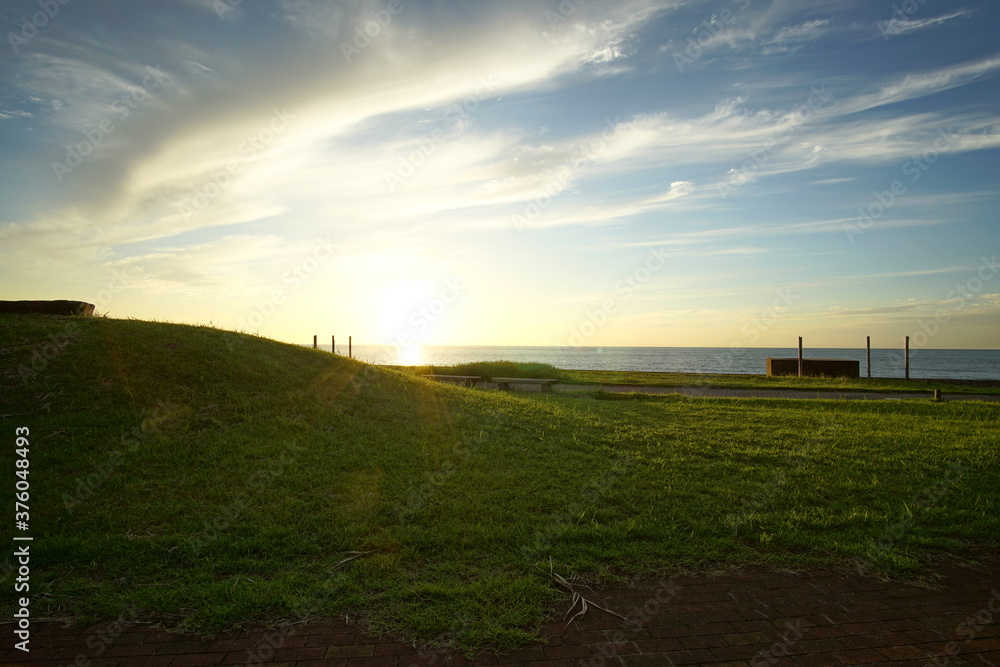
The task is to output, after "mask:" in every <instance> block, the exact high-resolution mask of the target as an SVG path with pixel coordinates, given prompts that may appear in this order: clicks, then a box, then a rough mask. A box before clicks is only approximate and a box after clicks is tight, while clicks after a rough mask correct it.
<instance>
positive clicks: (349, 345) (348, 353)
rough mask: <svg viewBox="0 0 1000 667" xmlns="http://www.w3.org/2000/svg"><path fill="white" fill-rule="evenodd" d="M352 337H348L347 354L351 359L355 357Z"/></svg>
mask: <svg viewBox="0 0 1000 667" xmlns="http://www.w3.org/2000/svg"><path fill="white" fill-rule="evenodd" d="M351 338H352V337H351V336H348V337H347V356H349V357H350V358H351V359H353V358H354V352H352V351H351Z"/></svg>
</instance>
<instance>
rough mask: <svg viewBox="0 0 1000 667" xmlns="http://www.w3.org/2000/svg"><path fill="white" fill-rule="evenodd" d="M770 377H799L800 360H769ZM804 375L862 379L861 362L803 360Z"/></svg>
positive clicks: (851, 360)
mask: <svg viewBox="0 0 1000 667" xmlns="http://www.w3.org/2000/svg"><path fill="white" fill-rule="evenodd" d="M767 374H768V375H798V374H799V360H798V359H797V358H793V359H768V360H767ZM802 375H804V376H808V377H819V376H824V377H831V378H856V377H861V362H860V361H855V360H854V359H803V360H802Z"/></svg>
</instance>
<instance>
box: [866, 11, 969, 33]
mask: <svg viewBox="0 0 1000 667" xmlns="http://www.w3.org/2000/svg"><path fill="white" fill-rule="evenodd" d="M959 16H964V17H969V16H971V13H970V12H968V11H956V12H952V13H951V14H944V15H942V16H935V17H932V18H926V19H905V18H900V17H897V16H894V17H892V18H891V19H889V20H888V21H880V22H879V24H878V28H879V31H880V32H881V33H882V35H883V36H885V37H888V36H896V35H905V34H907V33H911V32H916V31H918V30H925V29H927V28H932V27H934V26H939V25H941V24H942V23H945V22H947V21H950V20H952V19H954V18H958V17H959Z"/></svg>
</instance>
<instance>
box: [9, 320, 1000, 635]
mask: <svg viewBox="0 0 1000 667" xmlns="http://www.w3.org/2000/svg"><path fill="white" fill-rule="evenodd" d="M68 322H69V323H73V324H74V326H75V329H74V331H73V332H72V334H71V335H69V336H68V337H67V336H66V335H65V332H66V330H67V329H66V327H67V323H68ZM52 335H55V336H57V338H58V337H59V336H63V338H58V340H63V339H66V340H67V341H68V342H66V343H65V344H64V345H62V347H59V345H57V344H56V342H53V341H55V340H56V339H52V338H48V337H49V336H52ZM47 340H48V342H46V341H47ZM44 345H50V346H52V347H51V348H50V349H49V350H48V352H49V353H50V357H51V358H50V359H49V360H47V361H45V363H41V362H38V361H37V357H36V363H35V366H36V368H35V369H34V372H33V373H34V374H32V372H26V369H30V362H31V359H32V355H33V354H34V353H35V352H36V351H38V350H39V349H40V346H44ZM0 351H2V357H0V364H2V366H0V371H2V375H0V382H2V384H3V387H2V391H3V394H4V396H5V398H4V406H3V409H2V413H3V417H2V422H3V424H2V427H3V432H4V433H7V434H8V440H9V444H10V446H9V447H8V449H7V454H6V455H5V456H6V457H7V458H6V459H5V465H6V466H8V470H11V469H13V466H14V458H15V456H16V455H15V454H14V451H13V450H14V446H13V433H14V428H15V427H17V426H27V427H29V428H30V430H31V443H32V444H31V449H30V452H31V454H30V456H31V468H30V470H31V473H30V480H31V530H30V532H31V534H32V535H33V536H34V538H35V541H34V543H33V546H32V554H33V558H32V568H33V571H32V591H31V592H32V596H33V598H32V600H33V601H32V610H33V615H34V617H35V618H42V617H50V618H52V617H64V618H74V619H77V620H79V621H81V622H88V621H94V620H99V619H106V618H113V617H117V616H119V615H120V614H121V613H122V610H123V609H126V608H130V607H136V608H139V609H141V610H142V614H143V615H144V616H146V617H149V618H157V619H160V620H162V621H163V622H164V624H165V625H167V626H168V627H179V628H182V629H185V630H194V631H199V632H205V633H212V632H215V631H218V630H222V629H228V628H234V627H237V626H241V625H250V624H254V623H259V622H272V623H274V622H282V621H296V620H301V619H303V618H313V617H322V616H334V615H336V614H342V613H349V614H350V616H351V618H352V619H355V618H359V619H361V620H362V621H363V622H364V623H366V624H368V625H369V626H370V627H371V628H373V629H376V630H391V631H393V632H396V633H401V634H403V635H405V636H408V637H411V638H414V639H418V640H434V639H439V640H440V639H443V638H445V637H449V638H451V639H450V641H452V642H453V643H454V644H455V645H457V646H458V647H460V648H462V649H464V650H466V651H475V650H479V649H482V648H504V647H511V646H516V645H518V644H520V643H523V642H525V641H528V640H530V639H531V638H532V637H533V633H534V630H535V628H537V626H538V625H539V624H540V623H541V622H542V621H543V620H544V618H545V615H546V613H547V610H548V609H550V608H551V605H552V603H553V602H554V600H556V598H557V597H558V596H559V595H561V594H562V593H560V592H559V591H558V590H557V589H556V588H555V587H554V586H553V585H552V582H551V580H550V579H549V577H548V575H547V571H548V568H549V567H550V563H551V567H552V568H553V569H554V570H555V571H556V572H559V573H561V574H563V575H565V576H569V575H570V574H571V573H575V574H578V575H580V576H581V577H583V578H584V579H585V580H587V581H591V582H599V581H609V580H615V579H618V578H621V577H628V576H634V575H654V574H667V573H672V572H675V571H677V570H678V569H682V568H700V567H706V566H717V565H720V564H737V563H751V562H753V563H765V564H773V565H775V566H807V565H812V564H824V565H832V566H835V567H849V568H855V567H858V566H860V567H864V568H867V569H872V570H875V571H879V572H883V573H886V574H889V575H893V576H901V577H913V576H922V575H927V574H929V573H932V572H933V567H932V564H933V562H934V560H935V559H937V558H941V557H947V556H963V555H965V554H966V553H967V550H968V548H969V547H970V546H984V545H985V546H993V547H995V546H998V544H1000V537H998V536H1000V518H998V512H997V509H998V498H1000V474H998V471H1000V465H998V464H1000V455H998V451H997V436H996V424H997V418H998V415H1000V408H998V406H995V405H992V404H985V403H978V402H970V403H932V402H928V401H892V402H846V401H845V402H839V401H794V400H787V401H782V400H771V401H765V400H721V399H720V400H709V399H685V398H682V397H676V396H674V397H646V396H635V395H625V396H618V395H615V396H605V395H601V394H599V393H596V392H594V393H586V394H583V395H578V396H569V395H558V394H557V395H539V394H518V393H506V392H503V393H502V392H495V391H486V390H469V389H461V388H456V387H451V386H446V385H440V384H435V383H431V382H428V381H424V380H421V379H417V378H414V377H412V375H410V374H406V373H403V372H397V371H391V370H386V369H383V368H379V367H375V366H369V365H365V364H362V363H360V362H356V361H352V360H348V359H344V358H342V357H334V356H332V355H330V354H327V353H323V352H317V351H314V350H308V349H303V348H299V347H297V346H292V345H284V344H280V343H276V342H274V341H269V340H266V339H261V338H255V337H250V336H244V335H238V334H232V333H228V332H222V331H219V330H216V329H211V328H206V327H189V326H180V325H170V324H162V323H149V322H139V321H124V320H110V319H89V320H84V319H80V320H61V319H55V318H42V317H7V316H5V317H0ZM26 364H27V365H26ZM11 483H12V484H13V482H11ZM8 558H9V557H8ZM8 565H10V561H8ZM6 574H7V575H8V580H9V577H10V571H9V569H8V570H7V572H6ZM5 585H7V584H5ZM7 611H12V610H11V609H9V608H8V609H7Z"/></svg>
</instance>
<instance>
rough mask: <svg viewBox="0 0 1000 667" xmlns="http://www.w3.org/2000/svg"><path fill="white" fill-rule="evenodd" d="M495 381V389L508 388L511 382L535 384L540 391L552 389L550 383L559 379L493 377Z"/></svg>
mask: <svg viewBox="0 0 1000 667" xmlns="http://www.w3.org/2000/svg"><path fill="white" fill-rule="evenodd" d="M493 381H494V382H496V383H497V389H510V385H512V384H537V385H538V386H540V387H541V390H542V391H552V385H554V384H555V383H556V382H559V380H549V379H546V378H493Z"/></svg>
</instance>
